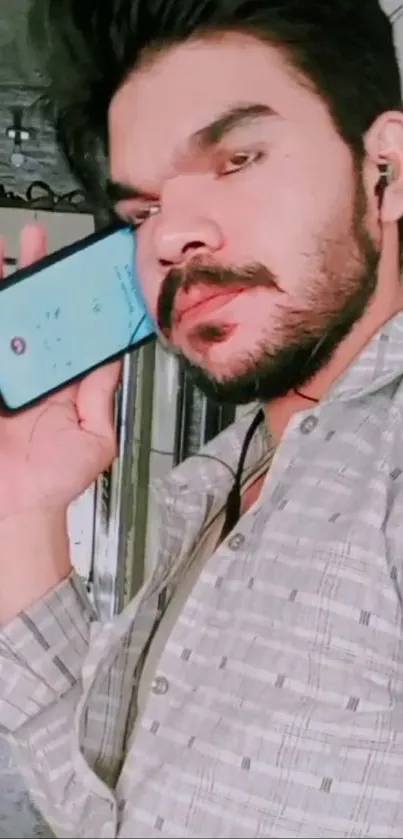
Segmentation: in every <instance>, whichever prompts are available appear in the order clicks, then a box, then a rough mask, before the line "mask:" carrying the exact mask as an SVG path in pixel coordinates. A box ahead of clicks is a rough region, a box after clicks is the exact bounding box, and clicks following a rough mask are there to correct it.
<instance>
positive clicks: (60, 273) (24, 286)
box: [0, 228, 155, 409]
mask: <svg viewBox="0 0 403 839" xmlns="http://www.w3.org/2000/svg"><path fill="white" fill-rule="evenodd" d="M134 259H135V239H134V235H133V232H132V231H131V230H130V229H129V228H124V229H119V230H116V231H114V232H113V233H111V234H110V235H107V236H105V237H104V238H101V239H99V240H98V241H97V242H94V243H92V244H91V245H89V246H87V247H84V248H83V249H82V250H79V251H76V252H75V253H71V254H70V255H68V256H67V257H66V258H64V259H62V260H60V261H58V262H55V263H54V264H50V265H48V266H45V267H44V268H42V270H40V271H38V272H37V273H35V274H32V276H30V277H28V278H26V279H25V280H24V279H23V280H22V281H20V282H17V283H15V285H10V286H9V287H8V288H4V291H0V390H1V394H2V397H3V399H4V402H5V403H6V405H7V406H8V407H9V408H11V409H13V408H19V407H22V406H23V405H25V404H27V403H28V402H30V401H32V400H34V399H36V398H38V397H40V396H42V395H44V394H46V393H48V392H49V391H51V390H53V389H54V388H57V387H59V386H60V385H62V384H64V383H66V382H68V381H69V380H71V379H73V378H74V377H76V376H80V375H82V374H83V373H85V372H86V371H87V370H90V369H91V368H92V367H95V366H96V365H98V364H101V363H102V362H103V361H106V360H107V359H108V358H111V357H112V356H114V355H117V354H118V353H123V352H124V351H125V350H126V349H129V348H131V347H133V346H136V345H138V344H140V343H141V342H142V341H143V340H145V339H146V338H147V337H149V336H151V335H153V334H154V333H155V325H154V323H153V321H152V320H151V318H150V316H149V315H148V313H147V310H146V307H145V303H144V301H143V298H142V295H141V291H140V289H139V286H138V283H137V282H136V277H135V271H134Z"/></svg>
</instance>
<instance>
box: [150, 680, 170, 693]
mask: <svg viewBox="0 0 403 839" xmlns="http://www.w3.org/2000/svg"><path fill="white" fill-rule="evenodd" d="M151 690H152V692H153V693H155V694H157V696H163V694H164V693H167V692H168V690H169V682H168V679H166V678H165V676H156V677H155V679H153V681H152V684H151Z"/></svg>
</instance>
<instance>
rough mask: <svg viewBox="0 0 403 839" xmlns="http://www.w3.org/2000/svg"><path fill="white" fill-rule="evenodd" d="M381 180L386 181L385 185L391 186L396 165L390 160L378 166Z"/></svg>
mask: <svg viewBox="0 0 403 839" xmlns="http://www.w3.org/2000/svg"><path fill="white" fill-rule="evenodd" d="M378 169H379V177H380V180H382V181H383V182H384V185H385V187H386V186H389V184H391V183H392V181H394V179H395V167H394V165H393V163H392V162H391V161H390V160H386V161H385V162H384V163H380V164H379V166H378Z"/></svg>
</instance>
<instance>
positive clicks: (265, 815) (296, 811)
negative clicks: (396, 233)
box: [0, 315, 403, 839]
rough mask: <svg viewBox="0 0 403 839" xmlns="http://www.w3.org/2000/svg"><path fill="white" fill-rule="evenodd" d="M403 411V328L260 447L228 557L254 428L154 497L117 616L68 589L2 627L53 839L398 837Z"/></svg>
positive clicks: (0, 683)
mask: <svg viewBox="0 0 403 839" xmlns="http://www.w3.org/2000/svg"><path fill="white" fill-rule="evenodd" d="M402 411H403V315H398V316H397V317H395V318H393V320H391V321H390V322H389V323H388V324H387V325H386V326H385V327H384V328H383V329H382V330H381V331H380V332H379V333H378V334H377V335H376V336H375V338H374V339H373V340H372V341H371V342H370V343H369V344H368V346H367V347H366V348H365V349H364V351H363V352H362V353H361V354H360V356H359V357H358V358H357V359H356V361H355V362H354V364H353V365H352V366H351V367H350V368H349V369H348V371H347V372H346V373H345V374H344V375H343V376H342V377H341V378H340V379H339V381H338V382H337V383H336V384H335V386H334V387H333V388H332V390H331V391H330V392H329V393H328V395H327V396H326V398H325V399H324V400H323V401H322V402H321V403H320V404H318V405H315V406H311V407H310V408H309V409H308V410H307V411H304V412H300V413H298V414H296V415H294V417H293V418H292V419H291V421H290V422H289V424H288V427H287V429H286V431H285V433H284V435H283V437H282V440H281V443H280V444H279V446H278V447H277V448H276V450H275V451H274V450H273V446H272V445H271V441H270V439H269V435H268V432H267V431H266V429H265V427H264V426H263V425H262V426H261V427H259V429H258V431H257V432H256V434H255V436H254V438H253V441H252V443H251V446H250V449H249V452H248V456H247V460H246V467H245V476H244V487H245V488H246V487H247V486H248V484H250V483H251V482H252V481H253V480H254V479H255V478H256V477H257V476H258V475H259V474H262V475H263V474H266V477H265V479H264V483H263V488H262V490H261V492H260V495H259V498H258V500H257V501H256V502H255V503H254V504H253V506H252V507H251V508H250V509H249V510H248V511H247V512H246V513H245V514H244V515H243V516H242V517H241V519H240V520H239V522H238V524H237V526H236V527H235V529H234V530H233V531H232V532H231V533H230V534H229V536H228V537H227V538H226V539H225V540H224V541H223V542H221V543H219V534H220V531H221V527H222V523H223V509H224V506H225V502H226V498H227V495H228V492H229V490H230V488H231V485H232V481H233V472H234V471H235V470H236V466H237V462H238V459H239V454H240V450H241V447H242V442H243V440H244V437H245V433H246V430H247V428H248V426H249V423H250V419H251V418H250V416H249V417H248V416H246V417H245V418H243V419H242V420H240V421H239V422H237V423H235V424H234V426H232V427H231V428H230V429H228V430H227V431H225V432H223V433H222V434H221V435H219V436H218V437H217V438H216V439H215V440H214V441H213V442H212V443H210V444H209V446H208V447H207V448H206V449H204V450H203V451H202V452H201V453H200V455H198V456H196V457H192V458H190V459H189V460H187V461H186V462H185V463H183V464H181V465H180V466H179V467H178V468H177V469H175V470H174V471H173V472H172V473H171V474H170V475H169V476H168V477H167V478H166V479H164V480H162V481H159V482H158V483H157V484H156V485H155V488H154V492H155V505H156V508H158V514H159V530H158V533H157V534H156V541H155V564H154V568H153V570H152V572H151V573H150V575H149V578H148V579H147V580H146V581H145V583H144V585H143V587H142V589H141V590H140V592H139V593H138V594H137V596H136V597H135V599H134V600H133V601H132V602H131V603H130V605H129V606H128V607H127V608H126V609H125V610H124V611H123V612H122V613H121V614H120V615H118V616H116V617H115V618H114V619H113V620H111V621H108V622H107V623H105V624H101V623H100V621H99V620H98V619H97V616H96V614H95V613H94V611H93V609H92V607H91V605H90V603H89V601H88V599H87V596H86V594H85V592H84V591H83V589H82V587H81V585H80V582H79V580H78V579H77V577H76V575H74V574H73V575H72V576H71V577H70V578H69V579H68V580H67V581H65V582H63V583H61V584H60V585H59V586H58V587H57V588H56V589H54V590H53V591H52V592H51V593H50V594H49V595H48V596H46V597H45V598H44V599H43V600H42V601H41V602H39V603H36V604H34V605H33V606H31V607H30V608H28V609H27V610H26V611H25V612H23V613H22V614H20V615H19V616H18V617H17V618H16V619H15V620H13V621H12V622H11V623H10V624H9V625H7V626H5V627H3V628H2V630H1V633H0V722H1V726H2V730H3V731H4V732H5V733H6V735H7V736H8V737H9V738H10V739H11V741H12V742H13V744H14V746H15V750H16V753H17V755H18V760H19V765H20V767H21V769H22V772H23V774H24V778H25V780H26V783H27V786H28V788H29V790H30V792H31V795H32V798H33V800H34V801H35V803H36V805H37V806H38V807H39V809H40V810H41V811H42V813H43V814H44V816H45V818H46V819H47V821H48V822H49V824H50V825H51V827H52V829H53V830H54V832H55V833H56V834H57V835H58V836H61V837H86V839H89V838H90V837H94V836H101V837H106V838H107V837H110V838H111V839H113V837H140V836H143V837H163V836H164V837H173V836H181V837H306V839H308V837H364V836H365V837H402V836H403V632H402V596H403V414H402ZM269 466H270V468H268V467H269ZM164 592H165V595H164V596H162V595H163V594H164Z"/></svg>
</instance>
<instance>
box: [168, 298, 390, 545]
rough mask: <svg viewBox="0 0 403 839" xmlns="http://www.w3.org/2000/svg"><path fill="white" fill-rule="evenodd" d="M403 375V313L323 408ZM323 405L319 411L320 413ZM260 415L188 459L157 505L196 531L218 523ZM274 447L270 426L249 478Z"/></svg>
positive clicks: (256, 441)
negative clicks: (253, 424) (186, 520)
mask: <svg viewBox="0 0 403 839" xmlns="http://www.w3.org/2000/svg"><path fill="white" fill-rule="evenodd" d="M402 374H403V313H399V314H398V315H396V316H395V317H394V318H392V319H391V320H390V321H388V322H387V323H386V324H385V325H384V326H383V327H382V329H381V330H380V331H379V332H378V333H377V334H376V335H375V337H374V338H373V339H372V340H371V341H370V342H369V343H368V344H367V345H366V346H365V347H364V349H363V350H362V351H361V353H360V354H359V355H358V356H357V358H356V359H355V361H354V362H353V364H351V365H350V367H349V368H348V369H347V371H346V372H345V373H344V374H343V376H341V377H340V378H339V379H338V381H337V382H336V383H335V385H334V386H333V388H332V389H331V390H330V391H329V394H328V395H327V396H326V398H325V399H324V400H323V402H322V403H321V405H325V404H330V403H332V402H343V401H345V402H348V401H350V400H353V399H357V398H362V397H363V396H365V395H368V394H371V393H375V392H376V391H378V390H380V389H381V388H382V387H384V386H386V385H387V384H389V383H390V382H393V381H394V380H395V379H397V378H399V377H400V376H401V375H402ZM321 405H318V409H319V410H320V408H321ZM257 410H258V407H257V406H256V405H254V406H252V407H251V408H250V410H247V411H246V412H245V415H244V416H243V417H242V418H241V419H238V420H237V421H236V422H235V423H234V424H233V425H232V426H231V427H230V428H228V429H226V430H224V431H223V432H221V434H219V435H218V436H217V437H215V438H214V440H212V441H211V442H210V443H209V444H208V445H207V446H205V447H204V448H203V449H201V451H200V452H199V454H197V455H194V456H193V457H190V458H188V459H187V460H186V461H184V462H183V463H181V464H180V465H179V466H178V467H176V468H175V469H174V470H173V471H172V472H171V473H170V474H169V475H168V476H167V477H166V478H163V479H162V480H159V481H156V482H155V483H154V485H153V490H154V493H155V496H156V501H157V505H158V507H159V508H160V509H164V512H165V516H166V514H167V512H168V508H169V516H170V520H171V521H172V517H173V516H177V517H178V527H179V526H180V518H182V520H184V518H185V517H187V518H189V514H190V513H191V514H192V517H193V524H194V527H195V530H197V528H198V527H201V526H202V525H203V523H205V522H206V520H207V518H211V517H213V516H214V515H215V514H216V513H217V510H218V509H219V508H221V507H222V506H223V505H224V504H225V501H226V498H227V496H228V493H229V492H230V490H231V487H232V485H233V481H234V477H235V472H236V469H237V466H238V461H239V457H240V454H241V449H242V445H243V442H244V439H245V435H246V433H247V430H248V428H249V426H250V424H251V422H252V420H253V417H254V415H255V413H256V411H257ZM273 451H274V445H273V442H272V441H271V439H270V435H269V433H268V430H267V427H266V423H264V422H262V423H261V424H260V426H259V427H258V428H257V430H256V433H255V435H254V437H253V439H252V441H251V444H250V446H249V450H248V453H247V457H246V462H245V470H244V475H245V478H247V477H248V476H249V475H251V474H253V473H254V472H257V471H258V470H259V468H260V467H263V466H264V464H266V463H267V464H269V463H270V460H271V457H272V455H273Z"/></svg>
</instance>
